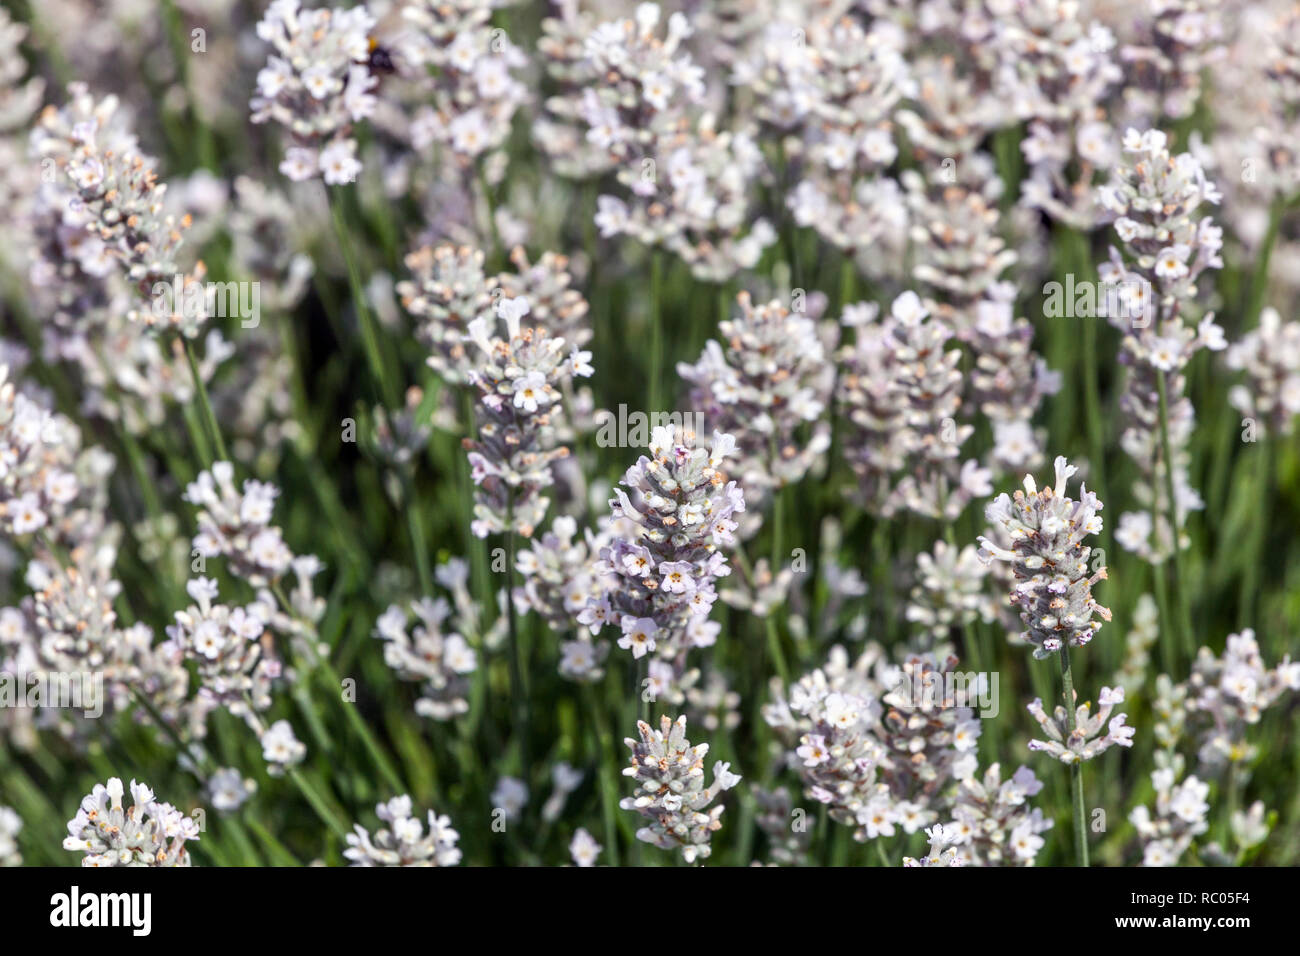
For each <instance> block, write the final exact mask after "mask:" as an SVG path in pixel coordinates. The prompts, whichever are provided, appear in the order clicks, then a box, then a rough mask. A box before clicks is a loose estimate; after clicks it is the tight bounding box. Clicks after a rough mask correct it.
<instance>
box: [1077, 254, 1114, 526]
mask: <svg viewBox="0 0 1300 956" xmlns="http://www.w3.org/2000/svg"><path fill="white" fill-rule="evenodd" d="M1067 236H1068V238H1069V243H1070V247H1071V258H1072V260H1073V261H1072V263H1071V268H1072V269H1073V270H1076V271H1077V273H1078V278H1079V279H1080V280H1082V281H1088V282H1092V281H1094V280H1095V270H1094V269H1093V265H1092V250H1091V249H1090V248H1089V241H1088V236H1087V235H1085V234H1084V233H1082V232H1079V231H1078V230H1075V229H1070V230H1067ZM1079 320H1080V321H1081V322H1082V323H1083V335H1082V339H1083V348H1082V349H1081V350H1080V351H1081V358H1082V360H1083V401H1084V414H1085V415H1086V416H1087V422H1086V423H1085V425H1086V430H1087V433H1088V458H1089V464H1090V465H1091V467H1092V474H1091V476H1090V478H1089V481H1090V483H1091V484H1092V486H1093V488H1094V490H1096V492H1097V495H1098V497H1099V498H1101V499H1102V500H1103V501H1105V500H1106V497H1107V495H1106V455H1105V447H1106V442H1105V436H1104V434H1103V430H1104V428H1105V424H1106V420H1105V418H1104V417H1103V416H1102V413H1101V391H1100V385H1099V383H1098V380H1097V379H1098V372H1097V323H1098V322H1100V321H1101V319H1100V317H1098V316H1091V315H1090V316H1079Z"/></svg>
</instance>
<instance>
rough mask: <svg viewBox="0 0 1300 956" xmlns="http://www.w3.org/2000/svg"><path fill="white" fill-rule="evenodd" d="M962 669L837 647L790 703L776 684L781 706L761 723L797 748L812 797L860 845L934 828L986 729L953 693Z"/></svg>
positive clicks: (873, 649) (872, 649)
mask: <svg viewBox="0 0 1300 956" xmlns="http://www.w3.org/2000/svg"><path fill="white" fill-rule="evenodd" d="M956 663H957V662H956V659H955V658H948V659H947V660H946V661H943V662H937V661H935V660H934V659H933V658H932V657H930V656H927V655H912V656H910V657H908V658H907V659H906V660H905V661H904V662H903V663H902V664H901V665H895V664H892V663H890V662H889V661H888V660H886V659H885V657H884V655H883V652H882V649H881V648H880V646H879V645H876V644H869V645H868V646H867V648H866V650H865V651H864V652H863V653H862V654H861V656H859V657H858V658H857V660H856V661H854V662H853V663H851V664H850V662H849V657H848V654H847V653H846V652H845V651H844V649H843V648H842V647H838V646H837V647H834V648H832V650H831V654H830V656H829V658H828V660H827V662H826V664H825V665H823V666H822V667H820V668H818V669H817V670H814V671H812V672H811V673H809V674H805V675H804V676H803V677H801V678H800V679H799V681H798V682H796V683H795V684H793V685H792V686H791V687H790V689H789V691H788V698H787V692H786V690H785V689H784V688H782V687H781V686H780V684H779V682H777V681H774V682H773V695H774V703H772V704H771V705H768V706H766V707H764V709H763V718H764V719H765V720H766V721H767V723H768V724H769V725H771V726H772V727H773V728H774V729H775V730H776V731H777V733H778V735H779V736H780V737H781V738H782V740H783V741H784V742H785V744H786V746H787V748H788V750H789V751H790V752H789V753H788V754H787V760H788V762H789V763H790V764H791V765H792V766H794V767H796V768H797V769H798V771H799V774H800V776H801V777H802V778H803V782H804V792H805V793H806V794H807V795H808V796H809V797H810V798H811V799H814V800H817V801H818V802H819V803H823V804H826V805H827V807H828V810H829V814H830V817H831V819H833V820H835V821H836V822H838V823H843V824H845V825H846V826H851V827H853V828H854V839H855V840H858V841H859V842H863V841H866V840H869V839H874V838H875V837H877V836H890V835H893V834H894V832H895V828H896V827H899V828H902V829H903V831H904V832H907V833H914V832H916V831H917V830H919V829H921V828H922V827H924V826H926V825H927V824H929V823H932V822H934V820H935V819H937V816H938V813H939V812H940V810H941V808H943V807H944V806H945V805H946V801H945V799H944V797H943V794H944V792H945V790H946V789H947V787H948V785H949V784H950V783H951V781H952V780H953V779H957V780H961V779H964V778H965V777H967V776H969V775H970V774H971V773H973V772H974V770H975V754H974V750H975V746H976V743H977V741H978V739H979V736H980V730H981V728H980V726H979V721H978V720H976V719H975V718H974V714H973V712H972V711H971V709H970V708H968V707H959V706H957V703H958V702H957V701H956V700H955V699H954V697H953V696H952V694H950V693H949V690H950V689H955V687H956V682H955V681H950V680H949V679H948V677H947V675H948V673H949V672H950V671H952V670H954V668H955V667H956Z"/></svg>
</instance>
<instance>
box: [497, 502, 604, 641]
mask: <svg viewBox="0 0 1300 956" xmlns="http://www.w3.org/2000/svg"><path fill="white" fill-rule="evenodd" d="M577 533H578V523H577V522H576V521H575V520H574V519H573V518H571V517H570V516H568V515H560V516H559V517H557V518H556V519H555V520H554V521H552V522H551V527H550V530H548V531H547V532H546V533H545V534H543V535H542V536H541V537H540V538H535V539H533V541H532V542H531V543H530V546H529V547H527V548H521V549H520V551H519V554H518V555H517V556H516V557H515V570H516V571H518V572H519V573H520V575H521V576H522V577H523V580H524V585H523V588H522V589H520V590H519V591H517V592H516V596H515V603H516V604H518V605H520V606H522V607H527V608H530V609H532V610H534V611H536V612H537V614H538V615H539V616H540V617H541V618H542V619H543V620H545V621H546V622H547V623H548V624H549V625H550V626H551V627H552V628H553V629H555V630H566V629H568V628H570V627H572V626H573V622H574V621H575V620H576V618H577V616H578V615H579V614H580V613H581V612H582V610H583V608H585V607H586V606H587V604H588V603H589V602H590V600H591V594H592V589H593V588H594V587H595V582H594V581H593V579H592V575H591V560H590V554H591V541H590V539H589V538H588V539H582V538H577V537H576V535H577Z"/></svg>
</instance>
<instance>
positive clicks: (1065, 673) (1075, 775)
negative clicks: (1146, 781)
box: [1061, 645, 1088, 866]
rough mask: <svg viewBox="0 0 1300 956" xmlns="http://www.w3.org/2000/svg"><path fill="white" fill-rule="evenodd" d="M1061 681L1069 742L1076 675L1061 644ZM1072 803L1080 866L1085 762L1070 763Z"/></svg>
mask: <svg viewBox="0 0 1300 956" xmlns="http://www.w3.org/2000/svg"><path fill="white" fill-rule="evenodd" d="M1061 682H1062V684H1064V696H1065V727H1066V730H1067V731H1068V735H1069V736H1068V737H1067V743H1068V742H1069V741H1072V740H1073V739H1074V731H1075V726H1074V675H1073V674H1072V673H1071V670H1070V648H1069V646H1068V645H1062V646H1061ZM1070 804H1071V810H1072V812H1073V815H1074V844H1075V854H1076V859H1077V860H1078V865H1079V866H1087V865H1088V826H1087V821H1086V819H1085V817H1086V813H1085V811H1084V807H1083V762H1082V761H1079V760H1076V761H1075V762H1074V763H1073V764H1071V765H1070Z"/></svg>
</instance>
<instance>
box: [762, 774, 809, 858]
mask: <svg viewBox="0 0 1300 956" xmlns="http://www.w3.org/2000/svg"><path fill="white" fill-rule="evenodd" d="M753 793H754V799H755V801H756V802H757V803H758V811H757V813H756V814H755V816H754V823H755V824H757V825H758V828H759V829H760V830H762V831H763V833H764V834H765V835H766V836H767V841H768V855H769V856H770V857H771V860H772V863H774V864H777V865H781V866H801V865H806V864H807V862H808V845H809V844H810V843H811V842H812V833H811V828H810V827H809V826H807V824H806V821H804V820H802V819H800V818H799V817H796V816H795V809H796V808H795V806H794V801H793V800H792V799H791V797H790V791H789V790H787V789H786V788H785V787H777V788H776V789H775V790H764V789H763V788H762V787H755V788H754V790H753Z"/></svg>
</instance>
